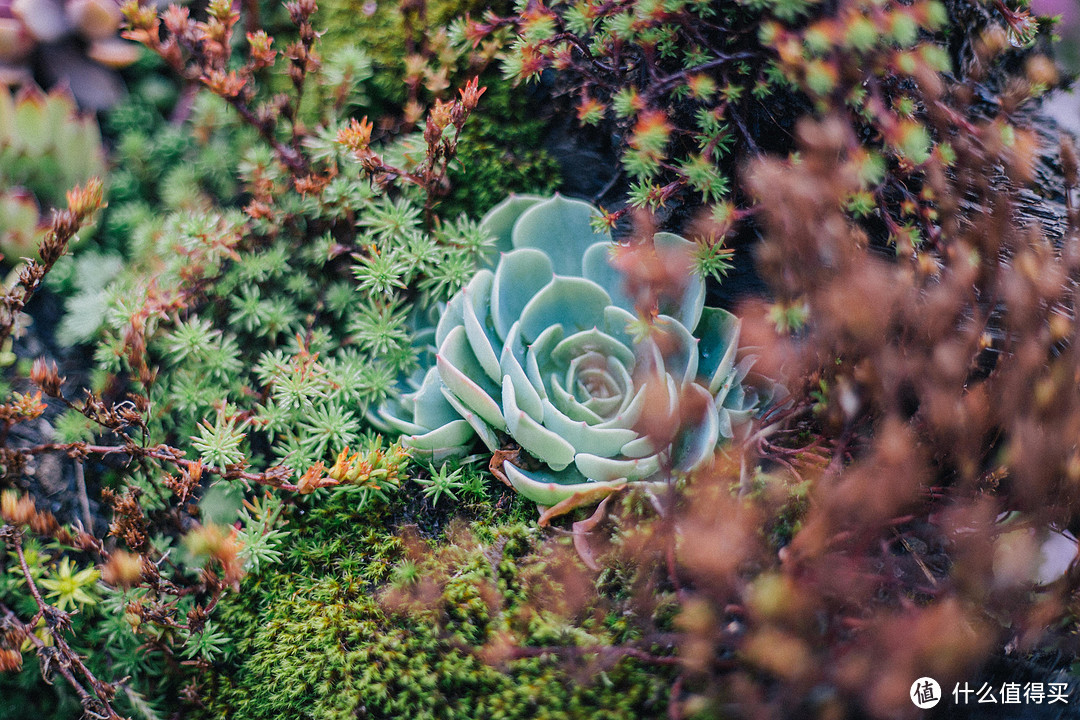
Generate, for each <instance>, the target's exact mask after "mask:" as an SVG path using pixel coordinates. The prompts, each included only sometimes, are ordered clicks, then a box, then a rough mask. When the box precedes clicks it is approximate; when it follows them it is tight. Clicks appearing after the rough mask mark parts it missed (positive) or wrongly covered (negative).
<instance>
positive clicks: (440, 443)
mask: <svg viewBox="0 0 1080 720" xmlns="http://www.w3.org/2000/svg"><path fill="white" fill-rule="evenodd" d="M474 437H475V433H474V432H473V429H472V427H470V426H469V423H467V422H465V421H464V420H461V419H458V420H452V421H451V422H448V423H446V424H445V425H443V426H441V427H437V428H435V429H434V430H431V431H430V432H427V433H423V434H419V435H409V436H406V437H404V438H403V439H402V443H401V444H402V445H403V446H405V447H407V448H409V449H410V450H412V451H413V455H414V456H415V457H417V458H420V459H425V460H431V461H433V462H441V461H443V460H446V459H448V458H452V457H457V456H460V455H462V454H464V453H463V450H464V448H465V447H466V446H467V445H468V444H469V442H470V441H471V440H472V439H473V438H474Z"/></svg>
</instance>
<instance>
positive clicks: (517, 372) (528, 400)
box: [499, 323, 544, 421]
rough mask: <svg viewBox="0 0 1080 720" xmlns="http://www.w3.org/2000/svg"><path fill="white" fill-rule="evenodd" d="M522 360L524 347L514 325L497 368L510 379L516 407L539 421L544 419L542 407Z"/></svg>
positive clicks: (517, 326)
mask: <svg viewBox="0 0 1080 720" xmlns="http://www.w3.org/2000/svg"><path fill="white" fill-rule="evenodd" d="M524 358H525V347H524V345H523V344H522V342H521V325H520V323H514V324H513V326H511V328H510V334H509V335H508V336H507V338H506V344H505V345H503V349H502V355H501V357H500V358H499V367H500V368H501V369H502V373H503V375H504V376H505V377H508V378H510V380H511V382H512V383H513V384H514V392H515V396H516V400H517V404H518V407H520V408H521V409H522V410H524V411H525V412H527V413H529V415H531V416H532V418H533V419H534V420H538V421H541V420H543V419H544V406H543V404H542V402H541V400H542V399H541V397H540V393H539V391H538V390H537V388H536V387H534V386H533V384H532V382H531V381H530V380H529V376H528V375H526V374H525V367H524V366H523V364H522V362H523V360H524Z"/></svg>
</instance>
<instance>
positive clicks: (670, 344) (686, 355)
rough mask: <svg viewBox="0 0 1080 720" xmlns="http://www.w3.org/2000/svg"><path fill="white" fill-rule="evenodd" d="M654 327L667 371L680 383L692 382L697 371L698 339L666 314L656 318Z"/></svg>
mask: <svg viewBox="0 0 1080 720" xmlns="http://www.w3.org/2000/svg"><path fill="white" fill-rule="evenodd" d="M654 328H655V329H656V331H657V332H658V334H659V337H658V339H657V342H658V344H660V345H661V346H662V347H661V352H663V354H664V366H665V367H666V368H667V371H668V372H669V373H671V374H672V375H674V376H675V378H676V380H677V381H678V383H679V384H680V385H683V384H686V383H690V382H693V381H694V379H695V378H696V377H697V372H698V344H699V340H698V339H697V338H696V337H694V336H693V335H691V334H690V331H689V330H687V329H686V326H685V325H683V324H682V323H681V322H679V321H678V320H676V319H674V318H672V317H670V316H668V315H661V316H659V317H658V318H656V322H655V323H654Z"/></svg>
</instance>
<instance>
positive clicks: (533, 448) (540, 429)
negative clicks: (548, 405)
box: [503, 377, 574, 470]
mask: <svg viewBox="0 0 1080 720" xmlns="http://www.w3.org/2000/svg"><path fill="white" fill-rule="evenodd" d="M511 382H512V381H511V380H510V378H509V377H507V378H506V379H505V380H504V381H503V407H504V408H505V410H506V428H507V432H509V433H510V436H511V437H513V438H514V439H515V440H517V442H518V444H519V445H521V447H523V448H525V450H526V451H527V452H528V453H530V454H531V455H533V456H534V457H538V458H543V459H544V462H546V463H547V464H548V465H549V466H550V467H551V469H552V470H562V469H563V468H565V467H566V466H567V465H569V464H570V463H572V462H573V461H574V446H573V445H571V444H570V443H568V442H567V441H566V440H564V439H563V438H561V437H559V436H558V435H556V434H555V433H554V432H552V431H551V430H549V429H547V428H546V427H544V426H543V425H542V424H541V423H539V422H537V421H536V420H533V419H532V418H531V417H529V414H528V413H526V412H525V411H524V410H521V409H520V408H519V407H518V406H517V400H516V398H515V396H514V388H513V387H512V386H511V385H510V383H511Z"/></svg>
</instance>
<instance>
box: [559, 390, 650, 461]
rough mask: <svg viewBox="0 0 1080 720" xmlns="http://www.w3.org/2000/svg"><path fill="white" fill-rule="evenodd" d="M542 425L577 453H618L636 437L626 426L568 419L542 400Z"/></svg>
mask: <svg viewBox="0 0 1080 720" xmlns="http://www.w3.org/2000/svg"><path fill="white" fill-rule="evenodd" d="M542 402H543V405H544V426H545V427H547V428H549V429H551V430H552V431H554V432H555V433H557V434H558V435H559V436H560V437H562V438H563V439H565V440H566V441H567V442H569V443H570V444H571V445H573V446H574V449H575V450H576V451H577V452H578V453H583V452H589V453H593V454H594V455H599V456H601V457H612V456H614V455H617V454H619V452H620V451H621V450H622V448H623V446H624V445H626V443H628V442H630V441H631V440H633V439H634V438H636V437H637V433H636V432H634V431H633V430H630V429H628V428H602V427H598V426H596V425H590V424H589V423H587V422H578V421H575V420H572V419H570V418H569V417H567V416H566V415H564V414H563V413H562V412H560V411H559V410H558V408H556V407H555V406H554V405H552V404H551V401H550V400H543V401H542Z"/></svg>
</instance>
